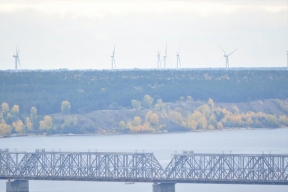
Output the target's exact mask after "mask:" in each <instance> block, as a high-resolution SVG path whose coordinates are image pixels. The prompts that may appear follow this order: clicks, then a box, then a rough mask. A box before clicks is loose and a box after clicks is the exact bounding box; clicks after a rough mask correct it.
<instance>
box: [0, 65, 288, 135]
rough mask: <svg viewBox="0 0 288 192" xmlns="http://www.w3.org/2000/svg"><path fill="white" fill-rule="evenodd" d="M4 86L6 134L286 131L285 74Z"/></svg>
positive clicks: (102, 78) (98, 75)
mask: <svg viewBox="0 0 288 192" xmlns="http://www.w3.org/2000/svg"><path fill="white" fill-rule="evenodd" d="M0 86H1V87H0V90H1V94H0V104H1V110H0V136H1V135H10V134H13V133H20V134H23V133H39V134H43V133H49V134H54V133H66V134H67V133H107V132H108V133H143V132H167V131H168V132H171V131H197V130H214V129H225V128H239V127H245V128H247V127H252V128H259V127H269V128H272V127H285V126H288V117H287V115H288V72H287V71H256V70H255V71H248V70H247V71H244V70H243V71H222V70H220V71H216V70H203V71H198V70H195V71H194V70H191V71H181V70H179V71H178V70H177V71H176V70H164V71H160V70H152V71H141V70H131V71H44V72H41V71H26V72H17V73H16V72H9V71H2V72H0Z"/></svg>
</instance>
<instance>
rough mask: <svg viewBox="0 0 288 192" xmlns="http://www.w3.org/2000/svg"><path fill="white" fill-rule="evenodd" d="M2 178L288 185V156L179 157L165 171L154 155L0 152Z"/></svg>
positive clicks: (207, 155)
mask: <svg viewBox="0 0 288 192" xmlns="http://www.w3.org/2000/svg"><path fill="white" fill-rule="evenodd" d="M0 179H24V180H72V181H78V180H81V181H114V182H115V181H119V182H158V183H237V184H271V185H272V184H274V185H275V184H277V185H288V155H274V154H273V155H270V154H265V155H264V154H262V155H244V154H196V153H190V154H187V153H186V154H176V155H174V156H173V158H172V160H171V161H170V163H169V164H168V166H167V167H166V169H163V168H162V166H161V165H160V163H159V162H158V160H157V159H156V158H155V156H154V155H153V154H152V153H104V152H79V153H74V152H45V151H44V150H42V151H39V150H37V151H36V152H29V153H28V152H9V151H8V150H1V149H0Z"/></svg>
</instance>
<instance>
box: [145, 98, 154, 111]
mask: <svg viewBox="0 0 288 192" xmlns="http://www.w3.org/2000/svg"><path fill="white" fill-rule="evenodd" d="M153 101H154V99H153V98H152V97H151V96H150V95H145V96H144V97H143V102H142V105H143V107H145V108H146V109H150V108H151V107H152V104H153Z"/></svg>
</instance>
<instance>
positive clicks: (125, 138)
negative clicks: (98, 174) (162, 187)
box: [0, 128, 288, 192]
mask: <svg viewBox="0 0 288 192" xmlns="http://www.w3.org/2000/svg"><path fill="white" fill-rule="evenodd" d="M0 148H2V149H3V148H8V149H9V150H10V151H14V150H17V151H29V152H30V151H35V149H42V148H45V149H46V151H49V150H50V151H51V150H54V151H60V150H61V151H76V152H80V151H81V152H82V151H83V152H87V151H89V150H90V151H91V152H92V151H96V150H97V151H98V152H135V151H137V152H153V153H154V155H155V156H156V158H157V159H158V160H159V162H160V163H161V165H162V166H163V167H166V165H167V164H168V163H169V161H170V160H171V154H174V153H182V151H183V150H193V151H194V152H195V153H223V152H224V153H242V154H244V153H247V154H249V153H253V154H254V153H255V154H262V153H272V154H288V128H279V129H253V130H233V131H227V130H226V131H207V132H189V133H167V134H143V135H93V136H29V137H12V138H3V139H0ZM29 185H30V192H152V183H135V184H129V185H127V184H124V183H116V182H115V183H113V182H83V181H81V182H80V181H78V182H67V181H29ZM5 189H6V181H4V180H0V191H5ZM190 191H193V192H198V191H199V192H200V191H201V192H202V191H207V192H212V191H213V192H215V191H216V192H217V191H219V192H228V191H229V192H230V191H235V192H242V191H247V192H248V191H253V192H258V191H259V192H270V191H277V192H282V191H283V192H287V191H288V186H266V185H222V184H176V192H190Z"/></svg>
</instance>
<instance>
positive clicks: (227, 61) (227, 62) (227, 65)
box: [220, 46, 238, 71]
mask: <svg viewBox="0 0 288 192" xmlns="http://www.w3.org/2000/svg"><path fill="white" fill-rule="evenodd" d="M220 48H221V49H222V51H223V52H224V57H226V71H227V69H229V59H228V57H229V56H230V55H231V54H232V53H234V52H235V51H236V50H237V49H238V48H237V49H235V50H234V51H232V52H231V53H230V54H228V55H227V54H226V52H225V51H224V49H223V48H222V47H221V46H220Z"/></svg>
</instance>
